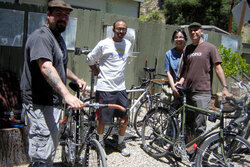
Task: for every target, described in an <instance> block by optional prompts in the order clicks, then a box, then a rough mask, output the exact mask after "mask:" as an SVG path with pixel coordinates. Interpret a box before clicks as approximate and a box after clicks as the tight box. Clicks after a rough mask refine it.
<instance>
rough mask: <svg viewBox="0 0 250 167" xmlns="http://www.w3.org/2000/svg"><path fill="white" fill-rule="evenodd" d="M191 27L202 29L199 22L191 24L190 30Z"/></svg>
mask: <svg viewBox="0 0 250 167" xmlns="http://www.w3.org/2000/svg"><path fill="white" fill-rule="evenodd" d="M190 27H199V28H201V24H200V23H198V22H193V23H191V24H189V26H188V28H190Z"/></svg>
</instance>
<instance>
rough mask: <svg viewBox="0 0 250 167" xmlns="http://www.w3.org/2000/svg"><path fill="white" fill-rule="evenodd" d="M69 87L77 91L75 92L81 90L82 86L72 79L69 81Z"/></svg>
mask: <svg viewBox="0 0 250 167" xmlns="http://www.w3.org/2000/svg"><path fill="white" fill-rule="evenodd" d="M69 87H70V88H71V89H72V90H73V91H75V92H79V91H80V87H79V85H78V83H76V82H74V81H71V82H70V83H69Z"/></svg>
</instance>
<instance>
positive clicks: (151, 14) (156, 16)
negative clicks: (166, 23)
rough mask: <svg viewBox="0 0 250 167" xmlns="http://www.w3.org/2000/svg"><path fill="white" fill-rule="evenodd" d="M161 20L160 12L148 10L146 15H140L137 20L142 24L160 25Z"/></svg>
mask: <svg viewBox="0 0 250 167" xmlns="http://www.w3.org/2000/svg"><path fill="white" fill-rule="evenodd" d="M162 19H163V15H162V12H161V11H155V10H150V9H149V10H148V11H147V14H145V15H142V16H140V17H139V20H140V21H142V22H147V21H152V22H157V23H161V20H162Z"/></svg>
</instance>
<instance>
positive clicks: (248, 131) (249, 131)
mask: <svg viewBox="0 0 250 167" xmlns="http://www.w3.org/2000/svg"><path fill="white" fill-rule="evenodd" d="M249 135H250V122H249V120H248V122H247V125H246V127H245V129H244V134H243V136H242V137H243V138H244V139H246V140H248V138H249Z"/></svg>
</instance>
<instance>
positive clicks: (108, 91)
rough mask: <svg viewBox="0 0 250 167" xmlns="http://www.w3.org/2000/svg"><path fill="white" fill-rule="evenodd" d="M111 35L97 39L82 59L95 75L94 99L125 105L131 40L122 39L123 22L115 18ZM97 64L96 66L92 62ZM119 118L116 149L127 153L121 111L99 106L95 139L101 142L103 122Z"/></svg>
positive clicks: (123, 119)
mask: <svg viewBox="0 0 250 167" xmlns="http://www.w3.org/2000/svg"><path fill="white" fill-rule="evenodd" d="M113 32H114V36H113V37H112V38H106V39H104V40H101V41H100V42H99V43H98V44H97V45H96V46H95V48H94V49H93V50H92V51H91V52H90V53H89V54H88V55H87V58H86V62H87V63H88V65H89V66H90V68H91V69H92V70H93V71H94V73H95V75H98V79H97V85H96V100H97V102H99V103H103V104H119V105H121V106H123V107H125V108H127V107H128V105H129V102H128V97H127V92H126V87H125V67H126V62H127V58H128V56H129V54H130V53H129V51H130V48H131V43H130V42H129V41H128V40H126V39H124V36H125V35H126V33H127V24H126V22H125V21H124V20H117V21H115V22H114V24H113ZM97 62H98V63H99V69H98V68H97V66H96V63H97ZM114 116H116V117H120V118H121V119H120V120H121V123H120V126H119V136H118V146H117V148H118V150H119V151H120V152H121V154H122V155H123V156H129V155H130V152H129V151H128V150H127V149H126V145H125V143H124V135H125V131H126V129H127V122H128V115H127V114H124V113H122V112H121V111H117V110H112V109H102V110H99V111H98V113H97V132H98V135H99V141H100V142H101V143H102V144H103V145H104V142H103V132H104V125H105V122H112V118H113V117H114Z"/></svg>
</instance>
